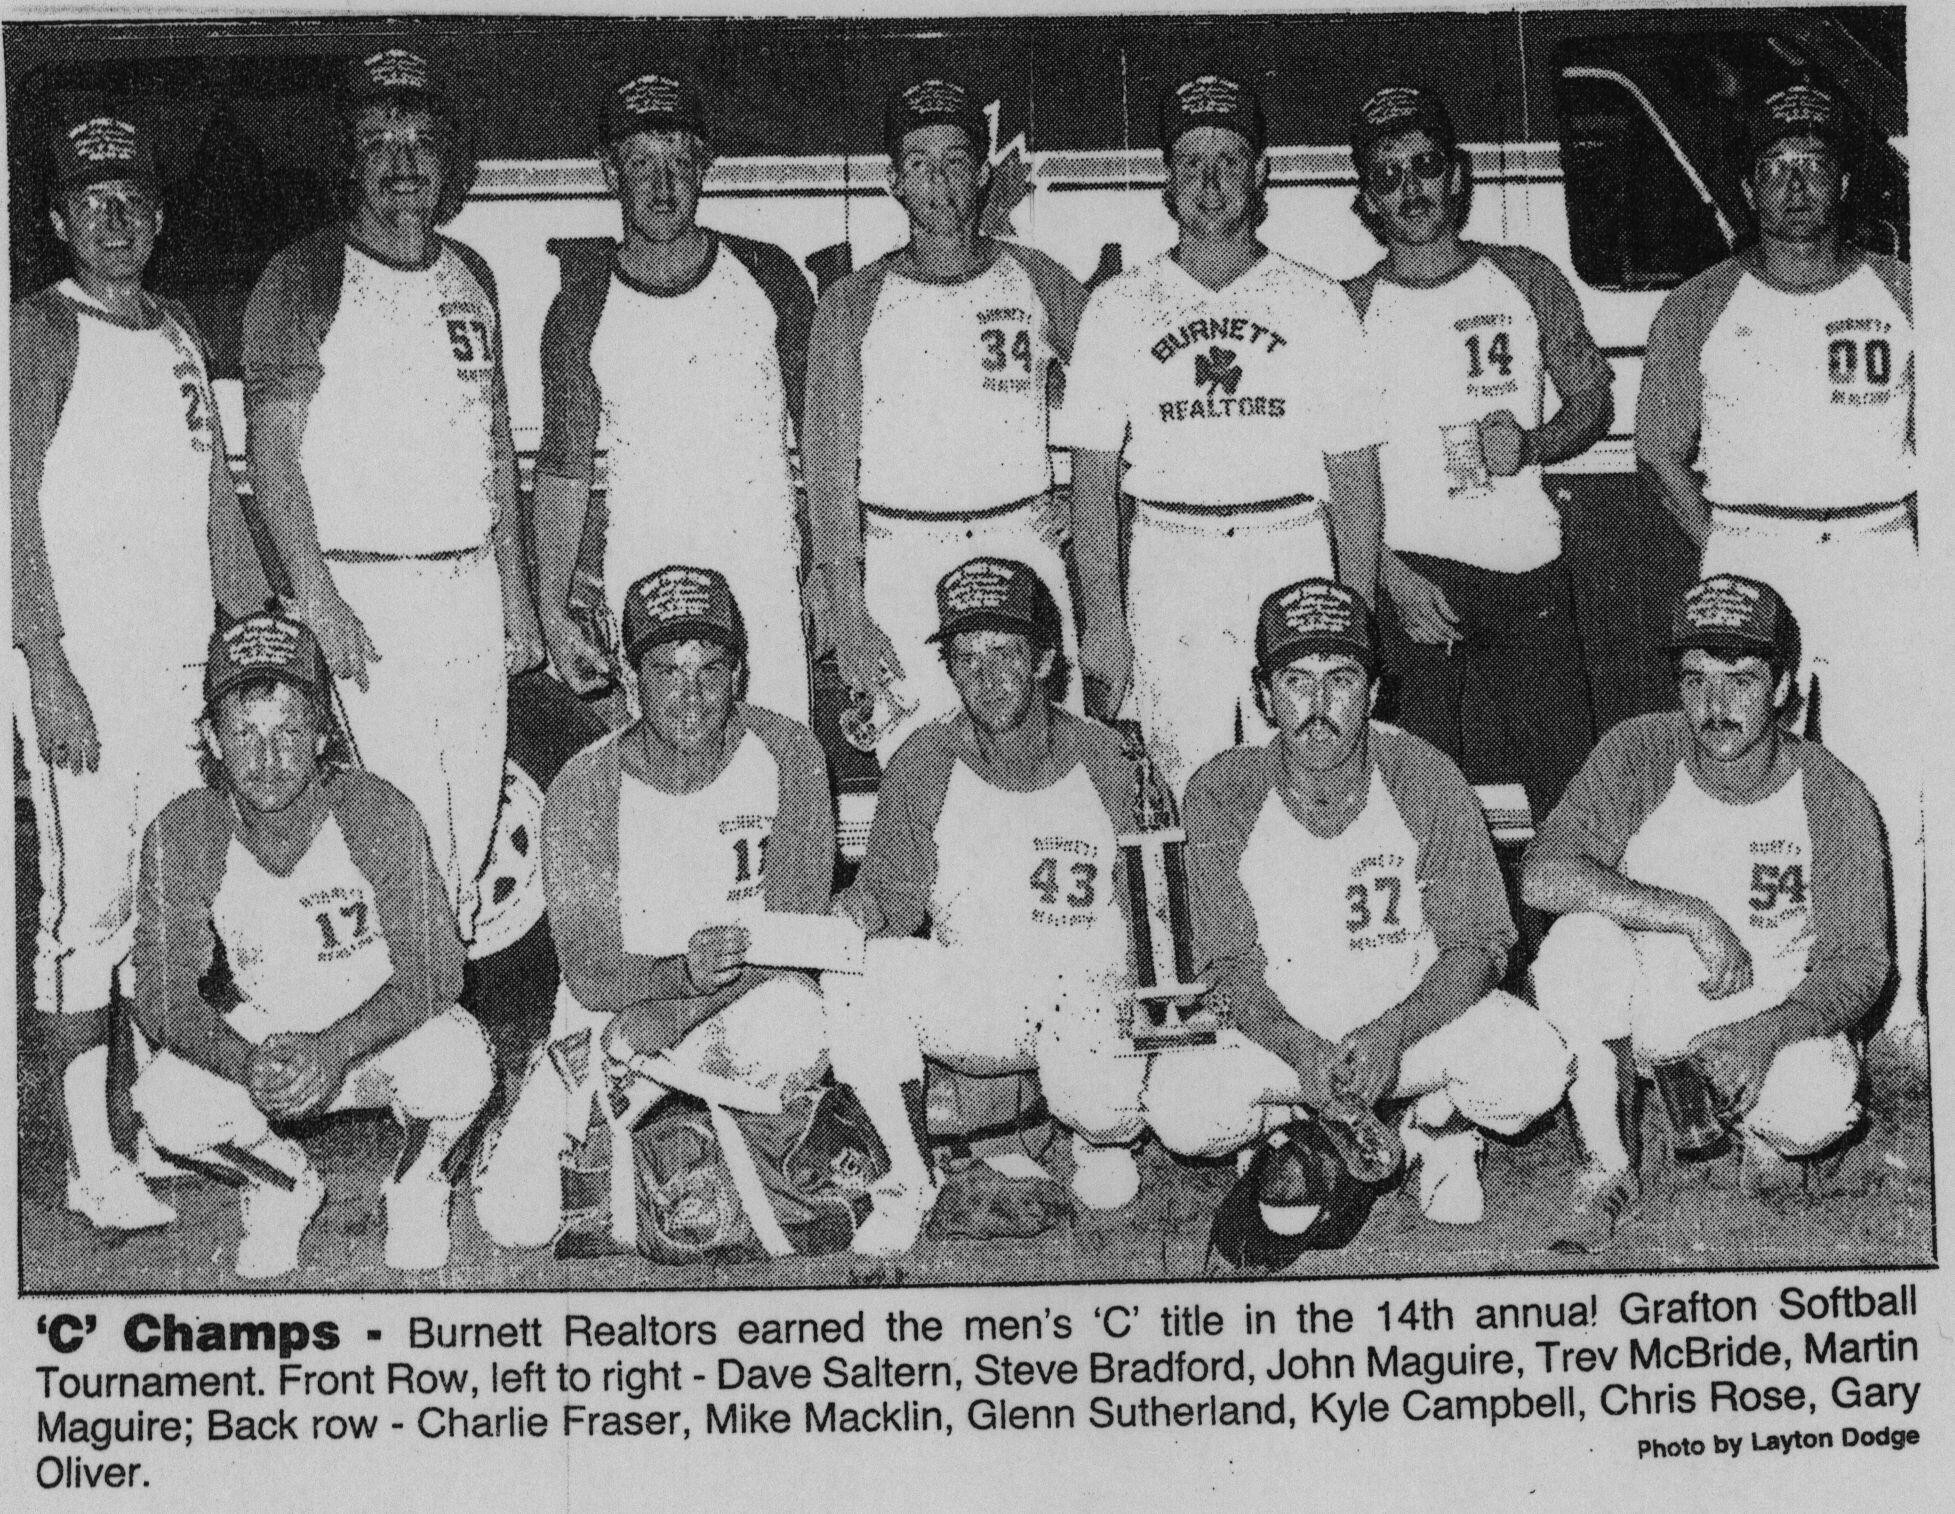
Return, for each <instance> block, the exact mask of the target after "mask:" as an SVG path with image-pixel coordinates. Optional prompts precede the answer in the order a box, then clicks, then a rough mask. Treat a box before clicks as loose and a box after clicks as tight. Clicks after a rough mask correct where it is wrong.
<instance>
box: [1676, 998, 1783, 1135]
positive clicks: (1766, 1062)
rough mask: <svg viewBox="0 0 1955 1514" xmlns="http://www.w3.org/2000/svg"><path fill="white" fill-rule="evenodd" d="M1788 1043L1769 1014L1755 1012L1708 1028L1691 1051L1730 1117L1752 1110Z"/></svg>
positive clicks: (1722, 1107) (1741, 1116)
mask: <svg viewBox="0 0 1955 1514" xmlns="http://www.w3.org/2000/svg"><path fill="white" fill-rule="evenodd" d="M1784 1046H1785V1037H1784V1035H1783V1034H1782V1033H1781V1032H1780V1029H1779V1027H1778V1026H1777V1025H1776V1024H1775V1023H1773V1020H1772V1018H1771V1016H1769V1015H1753V1016H1752V1017H1751V1018H1750V1019H1749V1020H1738V1021H1735V1022H1733V1023H1732V1024H1730V1025H1719V1026H1716V1027H1715V1028H1713V1029H1711V1030H1707V1031H1705V1032H1704V1033H1703V1034H1702V1035H1700V1036H1698V1037H1696V1038H1695V1039H1694V1040H1692V1041H1691V1043H1690V1054H1691V1056H1692V1057H1694V1058H1695V1059H1696V1061H1697V1066H1698V1067H1699V1068H1700V1069H1701V1070H1702V1071H1703V1074H1704V1077H1705V1079H1706V1080H1707V1081H1708V1082H1709V1083H1710V1085H1711V1092H1712V1095H1713V1096H1714V1097H1715V1099H1716V1100H1717V1103H1718V1106H1719V1107H1720V1108H1721V1109H1722V1110H1723V1111H1724V1113H1725V1115H1726V1116H1727V1117H1728V1118H1730V1119H1734V1120H1736V1119H1742V1118H1743V1117H1744V1116H1745V1115H1748V1114H1750V1113H1751V1110H1752V1107H1753V1106H1754V1105H1755V1104H1757V1102H1758V1096H1759V1094H1760V1093H1762V1092H1763V1091H1764V1088H1765V1075H1766V1074H1767V1073H1768V1072H1770V1071H1771V1070H1772V1061H1773V1059H1774V1058H1776V1057H1777V1056H1778V1054H1779V1052H1780V1051H1781V1050H1782V1049H1783V1048H1784Z"/></svg>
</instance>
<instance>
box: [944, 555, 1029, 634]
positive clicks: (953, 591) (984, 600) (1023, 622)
mask: <svg viewBox="0 0 1955 1514" xmlns="http://www.w3.org/2000/svg"><path fill="white" fill-rule="evenodd" d="M1044 587H1045V585H1044V584H1043V583H1042V582H1041V581H1040V579H1039V576H1038V574H1036V573H1034V572H1033V571H1032V570H1031V569H1030V568H1028V567H1026V566H1025V564H1024V563H1022V562H1014V561H1013V560H1012V559H1011V558H1009V557H974V558H972V559H971V560H970V561H969V562H967V563H965V564H963V565H962V566H961V567H956V568H952V569H951V570H950V571H949V572H948V573H946V574H945V575H944V576H943V577H942V578H941V579H939V580H938V582H937V621H938V626H937V631H936V634H934V635H933V636H930V637H929V638H927V639H928V640H930V641H932V642H939V641H949V640H950V638H951V637H953V636H955V635H957V634H958V632H960V631H1019V632H1022V633H1023V634H1025V635H1027V636H1032V637H1039V636H1049V635H1051V633H1052V630H1053V627H1052V625H1051V623H1050V621H1051V616H1052V611H1051V609H1049V608H1047V606H1048V605H1050V604H1051V602H1052V600H1051V596H1050V595H1049V594H1045V593H1042V592H1041V591H1042V590H1043V589H1044Z"/></svg>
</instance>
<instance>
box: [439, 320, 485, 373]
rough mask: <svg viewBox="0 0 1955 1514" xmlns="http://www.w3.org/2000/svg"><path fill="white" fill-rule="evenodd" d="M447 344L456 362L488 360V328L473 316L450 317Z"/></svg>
mask: <svg viewBox="0 0 1955 1514" xmlns="http://www.w3.org/2000/svg"><path fill="white" fill-rule="evenodd" d="M448 345H449V347H451V348H452V349H453V350H454V353H455V361H456V362H458V363H486V362H488V360H489V328H488V326H487V325H486V324H485V323H484V322H482V321H478V320H476V319H475V317H473V316H463V317H452V318H450V320H449V322H448Z"/></svg>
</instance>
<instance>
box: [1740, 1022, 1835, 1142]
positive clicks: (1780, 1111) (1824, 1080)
mask: <svg viewBox="0 0 1955 1514" xmlns="http://www.w3.org/2000/svg"><path fill="white" fill-rule="evenodd" d="M1859 1083H1860V1061H1859V1058H1858V1057H1856V1056H1855V1055H1854V1053H1853V1048H1852V1047H1851V1046H1850V1045H1848V1044H1847V1039H1846V1037H1845V1036H1826V1037H1814V1038H1812V1039H1810V1040H1805V1041H1794V1042H1793V1043H1792V1044H1791V1045H1790V1046H1787V1047H1784V1048H1782V1049H1781V1050H1780V1052H1779V1054H1778V1055H1777V1056H1776V1057H1774V1058H1773V1059H1772V1067H1771V1071H1769V1072H1768V1073H1766V1075H1765V1086H1764V1088H1763V1090H1762V1091H1761V1092H1760V1093H1759V1097H1758V1102H1757V1103H1756V1104H1754V1105H1753V1106H1752V1108H1751V1112H1750V1113H1749V1114H1748V1115H1746V1116H1745V1120H1744V1124H1745V1128H1746V1129H1747V1130H1749V1131H1751V1132H1752V1133H1753V1134H1754V1135H1757V1136H1759V1137H1761V1138H1762V1139H1763V1140H1765V1141H1766V1142H1767V1143H1768V1144H1769V1145H1771V1146H1773V1147H1774V1148H1776V1149H1777V1150H1778V1151H1779V1152H1780V1153H1781V1154H1783V1155H1785V1156H1789V1157H1802V1156H1810V1155H1812V1154H1813V1153H1814V1152H1817V1151H1823V1150H1825V1149H1826V1148H1827V1147H1828V1146H1830V1145H1832V1144H1833V1142H1835V1141H1837V1140H1838V1139H1839V1138H1840V1137H1841V1136H1843V1135H1845V1134H1846V1133H1847V1132H1848V1131H1849V1130H1851V1129H1852V1128H1853V1126H1854V1123H1855V1122H1856V1121H1857V1120H1858V1119H1859V1118H1860V1105H1859V1102H1858V1101H1857V1100H1856V1099H1855V1097H1854V1094H1855V1092H1856V1091H1857V1089H1858V1087H1859Z"/></svg>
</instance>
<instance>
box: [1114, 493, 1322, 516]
mask: <svg viewBox="0 0 1955 1514" xmlns="http://www.w3.org/2000/svg"><path fill="white" fill-rule="evenodd" d="M1134 503H1135V504H1137V505H1145V506H1146V507H1147V508H1148V509H1150V510H1163V511H1166V512H1167V513H1168V514H1170V515H1205V516H1210V517H1215V516H1224V515H1270V514H1273V513H1274V512H1276V511H1278V510H1295V509H1297V508H1299V507H1301V506H1304V505H1308V506H1310V507H1312V508H1313V509H1314V508H1316V507H1318V506H1320V505H1322V503H1323V501H1322V500H1320V499H1318V498H1317V496H1316V495H1314V494H1286V495H1284V496H1283V497H1282V498H1281V499H1262V500H1254V501H1251V502H1250V503H1249V504H1246V505H1189V504H1182V503H1179V502H1177V501H1170V500H1164V499H1139V498H1136V499H1135V500H1134Z"/></svg>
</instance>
